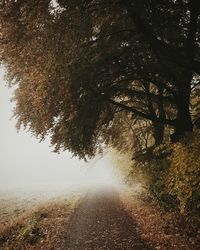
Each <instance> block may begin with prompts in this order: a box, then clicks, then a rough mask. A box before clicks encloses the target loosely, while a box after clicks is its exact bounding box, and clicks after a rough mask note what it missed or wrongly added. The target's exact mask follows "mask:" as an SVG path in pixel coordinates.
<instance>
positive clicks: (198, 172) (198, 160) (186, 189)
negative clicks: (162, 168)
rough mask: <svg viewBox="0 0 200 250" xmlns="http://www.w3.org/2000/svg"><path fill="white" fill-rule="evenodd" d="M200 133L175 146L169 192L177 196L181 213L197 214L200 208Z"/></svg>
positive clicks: (170, 169) (171, 158) (169, 177)
mask: <svg viewBox="0 0 200 250" xmlns="http://www.w3.org/2000/svg"><path fill="white" fill-rule="evenodd" d="M199 142H200V132H199V131H197V132H194V133H191V134H190V135H187V137H186V138H185V139H184V140H182V141H181V142H179V143H175V144H173V145H172V146H171V147H172V154H171V156H170V161H171V164H170V168H169V171H168V175H167V178H166V183H167V190H168V192H169V193H170V194H172V195H175V196H177V198H178V200H179V208H180V212H181V213H184V212H189V211H195V212H197V211H198V210H199V208H200V145H199Z"/></svg>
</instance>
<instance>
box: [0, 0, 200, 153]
mask: <svg viewBox="0 0 200 250" xmlns="http://www.w3.org/2000/svg"><path fill="white" fill-rule="evenodd" d="M199 10H200V2H199V1H198V0H184V1H179V0H167V1H160V0H154V1H152V0H146V1H144V0H132V1H131V0H127V1H123V0H117V1H114V0H110V1H104V0H86V1H83V0H66V1H65V0H59V1H57V4H56V5H55V4H52V2H51V1H50V0H35V1H28V0H17V1H14V0H10V1H8V0H5V1H2V2H1V13H0V14H1V15H0V25H1V31H0V36H1V37H0V41H1V48H0V59H1V61H2V63H4V64H5V65H6V67H7V76H8V80H9V81H10V82H11V84H15V83H16V84H17V90H16V92H15V100H16V109H15V114H16V117H17V118H18V126H21V125H24V126H25V127H28V128H29V129H30V130H31V131H32V133H34V134H35V135H36V136H39V137H40V138H45V136H46V135H48V134H50V135H51V140H52V144H53V145H55V150H56V151H58V150H60V149H61V148H63V149H68V150H70V151H72V152H73V153H74V154H75V155H79V156H80V157H84V156H86V155H87V156H93V155H94V154H95V152H96V150H97V149H98V147H99V145H100V144H102V143H103V142H104V141H105V137H104V135H105V130H106V129H108V130H110V129H111V128H112V124H113V120H114V119H115V117H116V114H117V113H118V112H120V111H126V112H130V113H131V114H132V116H133V117H137V118H138V119H143V120H148V121H150V122H151V124H152V125H153V128H154V129H153V131H154V137H155V138H156V141H157V142H156V143H158V144H159V143H161V142H162V141H163V134H164V128H165V127H166V126H171V127H173V128H174V134H173V135H172V140H178V139H179V138H180V137H182V136H183V135H184V134H185V133H186V132H188V131H192V130H193V123H192V119H191V114H190V112H191V111H190V95H191V87H193V86H194V84H195V82H196V80H195V79H196V77H197V76H199V75H200V46H199V42H200V25H199V22H200V17H199ZM107 140H109V137H108V138H107Z"/></svg>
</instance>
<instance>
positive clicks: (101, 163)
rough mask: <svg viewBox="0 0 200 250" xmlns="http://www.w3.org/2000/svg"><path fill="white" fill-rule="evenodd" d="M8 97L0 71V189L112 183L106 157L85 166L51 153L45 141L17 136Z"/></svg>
mask: <svg viewBox="0 0 200 250" xmlns="http://www.w3.org/2000/svg"><path fill="white" fill-rule="evenodd" d="M12 95H13V89H12V88H11V89H9V88H8V87H7V86H6V82H5V81H4V69H3V68H0V188H2V187H13V188H14V187H21V186H34V185H35V186H38V185H52V186H54V185H71V184H72V185H73V184H83V183H94V182H96V183H99V182H100V183H101V182H102V183H108V184H109V183H111V182H115V181H116V180H114V179H115V178H114V176H113V170H112V167H111V166H110V160H109V157H104V158H103V159H100V160H97V159H98V157H97V159H94V160H92V161H91V162H89V164H87V163H85V162H84V161H81V160H79V159H78V158H72V155H71V153H69V152H67V151H65V152H62V153H60V154H57V153H54V152H52V150H53V148H52V147H50V143H49V140H46V141H43V142H41V143H39V141H38V140H37V139H36V138H34V137H33V136H32V135H31V134H30V133H29V132H26V131H23V130H21V131H19V132H17V130H16V128H15V124H16V120H15V119H14V118H12V119H11V117H12V110H13V107H14V103H13V102H10V99H11V97H12Z"/></svg>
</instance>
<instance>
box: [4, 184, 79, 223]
mask: <svg viewBox="0 0 200 250" xmlns="http://www.w3.org/2000/svg"><path fill="white" fill-rule="evenodd" d="M73 193H76V195H77V193H78V190H75V188H72V187H71V188H69V187H68V188H67V187H66V188H64V187H62V188H58V187H56V188H47V187H37V188H30V187H28V188H27V187H26V188H17V189H1V190H0V224H1V226H3V225H6V224H7V223H12V222H14V221H16V220H17V219H18V218H19V217H21V216H22V215H23V214H26V213H27V212H31V211H33V210H34V209H36V208H37V207H38V206H42V205H45V204H47V203H49V202H50V203H52V202H59V201H65V200H66V199H68V198H69V196H72V194H73Z"/></svg>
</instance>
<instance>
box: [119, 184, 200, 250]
mask: <svg viewBox="0 0 200 250" xmlns="http://www.w3.org/2000/svg"><path fill="white" fill-rule="evenodd" d="M120 198H121V200H122V202H123V206H124V208H125V210H126V211H127V212H128V213H129V214H130V215H131V216H132V218H133V220H134V221H136V223H137V225H138V231H139V232H140V234H141V235H142V237H143V238H144V239H146V240H147V241H150V242H151V243H152V245H153V246H154V247H155V249H160V250H168V249H176V250H179V249H181V250H188V249H190V250H197V249H199V245H200V219H199V218H198V217H191V216H184V215H182V214H180V213H178V211H171V210H166V209H165V208H163V207H161V206H159V205H158V203H156V202H155V201H153V200H152V199H150V198H149V197H148V196H147V194H146V193H145V192H133V190H132V189H131V188H130V189H129V190H128V189H127V190H124V191H123V192H121V193H120Z"/></svg>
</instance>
